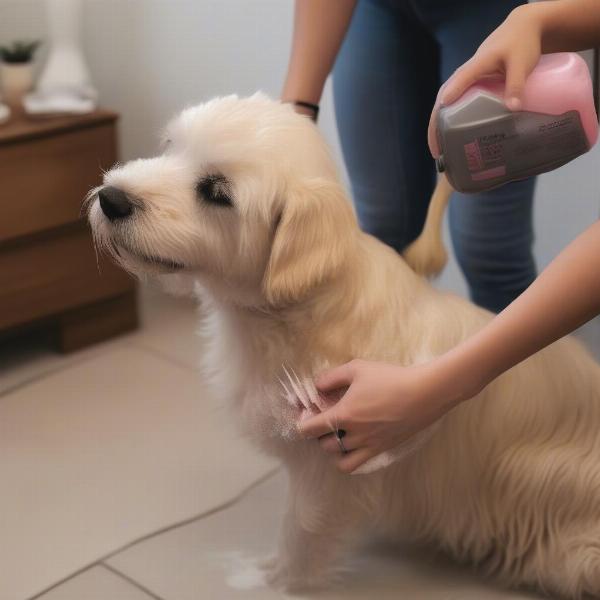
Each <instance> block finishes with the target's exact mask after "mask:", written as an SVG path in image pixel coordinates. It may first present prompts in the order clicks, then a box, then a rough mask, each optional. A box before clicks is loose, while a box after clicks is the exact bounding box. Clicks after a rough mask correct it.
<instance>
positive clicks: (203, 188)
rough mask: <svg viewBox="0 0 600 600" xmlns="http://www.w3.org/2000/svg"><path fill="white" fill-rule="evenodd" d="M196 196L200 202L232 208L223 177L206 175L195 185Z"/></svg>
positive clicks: (225, 180) (227, 187) (226, 184)
mask: <svg viewBox="0 0 600 600" xmlns="http://www.w3.org/2000/svg"><path fill="white" fill-rule="evenodd" d="M196 194H197V195H198V198H199V199H200V200H204V201H205V202H208V203H209V204H216V205H218V206H233V202H232V201H231V195H230V191H229V183H228V182H227V179H225V177H224V176H223V175H207V176H206V177H203V178H202V179H200V181H198V183H197V184H196Z"/></svg>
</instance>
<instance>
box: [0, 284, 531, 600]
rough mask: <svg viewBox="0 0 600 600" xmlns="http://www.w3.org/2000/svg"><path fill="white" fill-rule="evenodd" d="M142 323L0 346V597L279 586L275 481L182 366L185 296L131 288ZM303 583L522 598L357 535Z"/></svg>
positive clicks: (442, 596)
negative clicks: (80, 339)
mask: <svg viewBox="0 0 600 600" xmlns="http://www.w3.org/2000/svg"><path fill="white" fill-rule="evenodd" d="M142 309H143V322H144V326H143V328H142V329H141V330H140V331H138V332H136V333H133V334H130V335H127V336H123V337H121V338H119V339H117V340H114V341H111V342H108V343H105V344H101V345H98V346H96V347H94V348H92V349H89V350H86V351H83V352H79V353H76V354H74V355H70V356H67V357H61V356H58V355H54V354H52V353H51V352H50V351H49V350H48V349H47V348H46V347H45V346H44V345H43V344H41V343H37V342H35V340H33V339H29V340H28V341H22V342H19V343H18V344H17V343H15V342H14V341H13V342H10V343H8V344H5V345H4V346H0V485H1V486H2V489H1V492H0V600H32V599H34V598H35V599H40V600H42V599H43V600H148V599H151V598H154V599H156V598H158V599H162V600H192V599H193V600H204V599H208V598H211V599H212V598H214V599H217V600H228V599H237V598H240V599H242V598H243V599H248V600H255V599H260V600H262V599H264V600H269V599H271V598H281V597H283V596H282V595H281V594H279V593H276V592H273V591H271V590H269V589H268V588H266V587H265V586H264V585H263V583H262V580H261V577H260V572H259V571H258V570H257V568H256V561H257V559H259V558H260V557H262V556H264V555H265V554H268V553H269V552H270V551H271V550H273V548H274V541H275V536H276V531H277V525H278V521H279V515H280V513H281V507H282V499H283V494H284V488H285V481H284V477H283V474H282V473H281V471H279V470H277V465H276V464H275V463H274V462H273V461H272V460H270V459H268V458H265V457H263V456H260V455H259V454H258V453H257V452H256V451H254V449H252V448H250V447H249V446H248V444H247V442H246V441H245V440H243V439H241V438H240V436H239V435H238V434H237V432H236V431H235V430H234V429H233V428H232V426H231V425H230V424H229V423H228V422H227V419H226V418H225V414H224V413H223V411H222V410H221V409H222V407H220V406H218V405H216V403H215V402H214V401H212V400H211V398H210V396H209V395H208V394H207V393H206V391H205V389H204V388H203V386H202V383H201V380H200V377H199V375H198V372H197V370H196V359H197V357H198V356H199V353H200V351H201V349H200V347H199V342H198V341H197V340H196V339H195V335H194V330H195V320H196V317H195V309H194V307H193V306H192V305H191V304H189V303H188V302H186V301H181V300H173V299H166V298H165V297H163V296H162V295H160V294H158V293H156V292H151V293H148V292H146V293H145V294H144V299H143V306H142ZM303 597H304V598H330V599H333V598H337V599H341V598H350V599H357V600H358V599H362V598H369V597H377V598H381V599H382V600H385V599H387V598H390V599H391V598H406V599H410V600H413V599H415V600H421V599H422V600H429V599H431V600H459V599H460V600H462V599H465V600H477V599H481V600H484V599H486V600H490V599H501V598H506V599H508V598H512V599H517V598H521V599H525V598H535V597H536V596H531V595H527V594H524V593H510V592H505V591H501V590H499V589H497V588H495V587H493V586H491V585H489V584H486V583H484V582H483V581H481V580H480V579H479V578H478V577H476V576H474V575H471V574H469V573H468V572H467V571H465V570H463V569H459V568H456V567H453V566H451V565H449V564H447V563H445V562H440V561H435V562H434V561H432V560H430V559H427V558H425V557H423V556H417V555H415V554H414V553H411V552H408V551H406V550H404V551H399V550H392V549H389V548H382V547H377V546H371V547H366V548H365V549H364V550H363V551H361V553H360V554H358V555H357V556H356V557H355V558H354V559H353V570H352V572H351V573H349V574H348V576H347V578H346V579H345V580H344V582H343V583H342V584H341V586H340V587H338V588H336V589H334V590H330V591H328V592H321V593H319V594H316V593H315V594H311V595H306V596H303Z"/></svg>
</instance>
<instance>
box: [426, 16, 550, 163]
mask: <svg viewBox="0 0 600 600" xmlns="http://www.w3.org/2000/svg"><path fill="white" fill-rule="evenodd" d="M536 17H537V14H536V8H535V5H527V4H526V5H523V6H520V7H518V8H516V9H515V10H513V11H512V12H511V13H510V15H509V16H508V17H507V19H506V20H505V21H504V23H502V25H500V26H499V27H498V28H497V29H496V30H495V31H494V32H493V33H491V34H490V35H489V37H488V38H486V39H485V40H484V42H483V43H482V44H481V46H479V48H478V50H477V52H476V53H475V54H474V55H473V57H472V58H471V59H470V60H468V61H467V62H466V63H465V64H464V65H462V66H461V67H459V68H458V69H457V70H456V71H455V72H454V74H453V75H452V76H451V77H450V78H449V79H448V81H447V82H446V83H445V84H444V85H443V86H442V87H441V88H440V91H439V92H438V96H437V99H436V102H435V106H434V107H433V110H432V112H431V117H430V119H429V129H428V131H427V141H428V143H429V150H430V151H431V154H432V156H433V157H434V158H437V157H438V156H439V154H440V151H439V147H438V142H437V135H436V123H437V112H438V110H439V107H440V106H444V105H448V104H452V102H454V101H455V100H456V99H458V98H459V97H460V96H461V95H462V94H463V93H464V92H465V91H466V90H467V88H469V87H470V86H471V85H473V84H474V83H475V82H476V81H478V80H480V79H483V78H486V77H494V76H502V77H503V78H504V80H505V81H506V87H505V97H504V101H505V103H506V106H507V107H508V108H509V109H510V110H520V108H521V105H522V96H523V89H524V87H525V82H526V80H527V76H528V75H529V73H531V71H532V70H533V68H534V67H535V65H536V64H537V62H538V61H539V59H540V55H541V50H542V28H541V26H540V24H539V20H538V19H537V18H536Z"/></svg>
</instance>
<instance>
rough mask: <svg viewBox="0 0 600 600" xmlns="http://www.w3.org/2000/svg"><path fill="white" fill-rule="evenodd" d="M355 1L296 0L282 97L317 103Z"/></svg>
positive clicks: (346, 27)
mask: <svg viewBox="0 0 600 600" xmlns="http://www.w3.org/2000/svg"><path fill="white" fill-rule="evenodd" d="M356 2H357V0H296V7H295V13H294V39H293V43H292V53H291V57H290V62H289V66H288V71H287V77H286V81H285V85H284V87H283V92H282V94H281V97H282V100H302V101H304V102H312V103H314V104H318V103H319V100H320V98H321V94H322V92H323V86H324V85H325V80H326V79H327V76H328V75H329V72H330V71H331V68H332V67H333V63H334V62H335V58H336V56H337V53H338V51H339V49H340V46H341V44H342V41H343V39H344V36H345V34H346V31H347V29H348V26H349V24H350V20H351V18H352V13H353V12H354V8H355V6H356Z"/></svg>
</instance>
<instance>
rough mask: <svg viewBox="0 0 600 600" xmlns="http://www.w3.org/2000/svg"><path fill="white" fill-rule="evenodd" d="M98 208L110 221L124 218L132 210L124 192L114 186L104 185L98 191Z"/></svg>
mask: <svg viewBox="0 0 600 600" xmlns="http://www.w3.org/2000/svg"><path fill="white" fill-rule="evenodd" d="M98 198H99V199H100V208H102V212H103V213H104V214H105V215H106V217H107V218H108V219H109V220H110V221H116V220H117V219H124V218H125V217H128V216H129V215H130V214H131V213H132V212H133V206H132V204H131V202H130V201H129V199H128V198H127V196H126V194H125V192H124V191H123V190H120V189H119V188H116V187H104V188H102V189H101V190H100V191H99V192H98Z"/></svg>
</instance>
